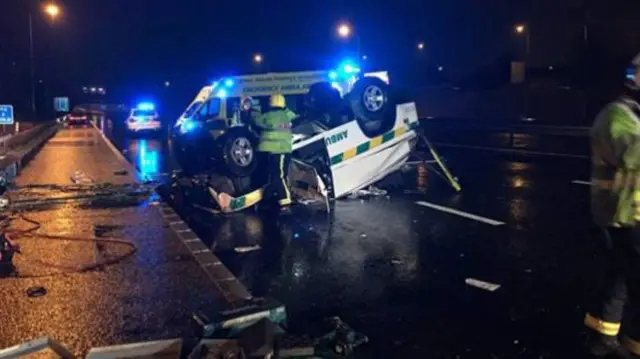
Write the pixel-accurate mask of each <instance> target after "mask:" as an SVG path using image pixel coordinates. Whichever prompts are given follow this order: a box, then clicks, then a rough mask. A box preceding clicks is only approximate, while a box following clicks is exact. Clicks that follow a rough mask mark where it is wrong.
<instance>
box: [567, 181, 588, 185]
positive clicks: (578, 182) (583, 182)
mask: <svg viewBox="0 0 640 359" xmlns="http://www.w3.org/2000/svg"><path fill="white" fill-rule="evenodd" d="M571 183H573V184H583V185H585V186H591V182H590V181H580V180H573V181H571Z"/></svg>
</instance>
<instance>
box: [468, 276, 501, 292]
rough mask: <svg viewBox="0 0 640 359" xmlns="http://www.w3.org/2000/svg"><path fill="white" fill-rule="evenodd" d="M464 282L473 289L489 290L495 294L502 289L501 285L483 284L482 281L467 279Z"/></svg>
mask: <svg viewBox="0 0 640 359" xmlns="http://www.w3.org/2000/svg"><path fill="white" fill-rule="evenodd" d="M464 282H465V283H467V284H468V285H470V286H472V287H476V288H480V289H484V290H487V291H489V292H494V291H496V290H497V289H498V288H500V284H495V283H489V282H483V281H481V280H478V279H474V278H467V279H465V280H464Z"/></svg>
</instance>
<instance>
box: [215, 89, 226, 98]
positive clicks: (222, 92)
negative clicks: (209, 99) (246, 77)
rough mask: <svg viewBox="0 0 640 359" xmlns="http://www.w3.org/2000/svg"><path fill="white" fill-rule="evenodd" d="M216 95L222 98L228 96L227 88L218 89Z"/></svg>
mask: <svg viewBox="0 0 640 359" xmlns="http://www.w3.org/2000/svg"><path fill="white" fill-rule="evenodd" d="M216 96H217V97H220V98H224V97H227V90H225V89H220V90H218V92H217V93H216Z"/></svg>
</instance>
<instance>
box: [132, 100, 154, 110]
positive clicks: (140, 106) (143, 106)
mask: <svg viewBox="0 0 640 359" xmlns="http://www.w3.org/2000/svg"><path fill="white" fill-rule="evenodd" d="M136 108H137V109H138V110H142V111H153V110H154V109H155V108H156V106H155V105H154V104H153V103H151V102H141V103H139V104H138V106H136Z"/></svg>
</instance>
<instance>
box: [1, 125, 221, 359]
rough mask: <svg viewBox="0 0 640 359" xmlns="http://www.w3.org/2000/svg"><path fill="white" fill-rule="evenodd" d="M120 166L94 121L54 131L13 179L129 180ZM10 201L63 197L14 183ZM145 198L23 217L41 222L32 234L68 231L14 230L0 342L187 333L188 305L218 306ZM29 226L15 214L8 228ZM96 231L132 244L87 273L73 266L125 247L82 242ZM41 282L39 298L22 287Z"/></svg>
mask: <svg viewBox="0 0 640 359" xmlns="http://www.w3.org/2000/svg"><path fill="white" fill-rule="evenodd" d="M122 169H123V163H122V162H120V161H119V160H118V159H117V157H116V156H115V155H114V153H113V152H112V151H111V149H110V148H109V147H108V146H106V145H105V143H104V142H102V141H101V139H100V136H99V135H98V133H97V131H94V130H93V129H70V130H62V131H60V132H59V133H58V134H57V135H56V136H55V137H54V138H53V139H51V140H50V141H49V143H47V145H46V146H45V147H44V148H43V149H42V150H41V151H40V153H38V154H37V155H36V157H35V158H34V159H33V161H32V162H31V163H29V165H28V166H27V167H26V168H25V169H24V170H23V172H22V173H21V174H20V176H19V177H18V179H17V181H16V182H17V185H19V186H24V185H30V184H59V185H69V184H71V180H70V177H71V176H72V174H73V173H74V172H75V171H82V172H84V173H85V174H87V175H89V176H91V177H93V178H94V179H95V180H96V181H98V182H111V183H115V184H119V183H131V182H133V177H132V176H131V172H130V173H129V175H116V174H115V172H116V171H120V170H122ZM18 194H19V196H14V195H15V193H12V194H11V195H12V196H13V197H12V198H13V199H14V200H20V199H24V198H39V199H47V198H51V197H53V196H70V195H73V194H74V193H73V192H68V193H62V194H61V193H59V192H57V191H53V190H38V191H37V192H34V191H33V190H32V191H31V192H29V191H27V192H25V191H24V190H23V191H19V192H18ZM152 201H153V199H151V200H149V201H144V202H142V203H141V204H139V205H138V206H121V207H118V206H114V205H101V204H98V203H96V204H94V205H93V206H79V205H77V204H73V203H67V204H62V205H57V206H54V207H52V208H50V207H46V206H41V207H39V208H38V210H33V211H29V212H27V213H26V216H27V217H28V218H30V219H32V220H35V221H37V222H39V223H40V224H41V225H42V227H41V228H40V229H39V230H38V233H40V234H52V235H62V236H70V237H72V238H71V239H68V240H67V239H64V240H53V239H51V238H30V237H22V236H16V237H14V238H13V239H14V240H16V242H17V243H18V244H19V245H20V247H21V251H22V254H21V255H17V256H16V257H15V259H14V263H15V266H16V268H17V271H18V274H17V277H16V276H11V277H0V303H2V305H0V348H5V347H8V346H12V345H16V344H19V343H21V342H25V341H28V340H33V339H35V338H38V337H41V336H50V337H51V338H52V339H54V340H57V341H59V342H61V343H62V344H63V345H64V346H65V347H67V348H68V349H69V350H71V351H72V352H73V353H74V354H76V355H82V354H85V353H86V352H87V351H88V350H89V349H90V348H91V347H97V346H105V345H114V344H122V343H130V342H136V341H147V340H160V339H170V338H176V337H181V336H185V337H187V338H188V337H190V336H191V335H192V333H193V332H192V326H191V323H190V317H191V313H192V312H193V311H195V310H199V309H203V308H216V307H217V305H218V304H219V301H217V300H216V299H215V298H218V294H217V293H216V291H215V290H214V289H213V285H212V284H211V282H210V280H209V278H208V277H207V276H206V275H205V273H204V272H203V271H202V270H201V269H200V266H199V265H198V263H197V262H196V261H195V260H194V259H193V258H192V256H191V254H190V253H189V251H188V249H187V248H186V247H185V246H184V245H183V244H182V243H181V242H180V241H179V240H178V238H177V237H176V234H175V233H174V232H171V231H170V230H168V229H167V226H166V225H165V221H164V219H163V218H162V217H161V216H160V213H159V211H158V210H157V207H156V206H154V204H153V202H152ZM30 226H32V225H31V224H29V223H27V222H25V221H24V220H21V219H16V220H15V221H13V223H12V226H11V228H13V229H26V228H28V227H30ZM98 236H104V237H105V238H116V239H121V240H125V241H128V242H130V243H132V244H133V245H135V246H136V248H137V252H135V253H134V254H133V255H132V256H129V257H126V258H124V259H123V260H121V261H119V262H117V263H114V264H113V265H110V266H106V267H105V268H102V269H100V268H98V269H96V270H90V271H88V272H81V270H80V269H79V268H81V267H82V266H83V265H86V264H92V263H96V262H97V261H99V258H107V259H108V258H117V257H120V256H123V255H124V254H126V253H127V252H128V251H129V250H130V249H129V246H124V245H121V244H115V243H102V244H98V243H97V242H93V241H88V240H87V239H91V238H96V237H98ZM40 287H41V288H44V289H45V290H46V293H45V295H44V296H41V297H31V296H28V295H27V291H28V289H30V288H40Z"/></svg>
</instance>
